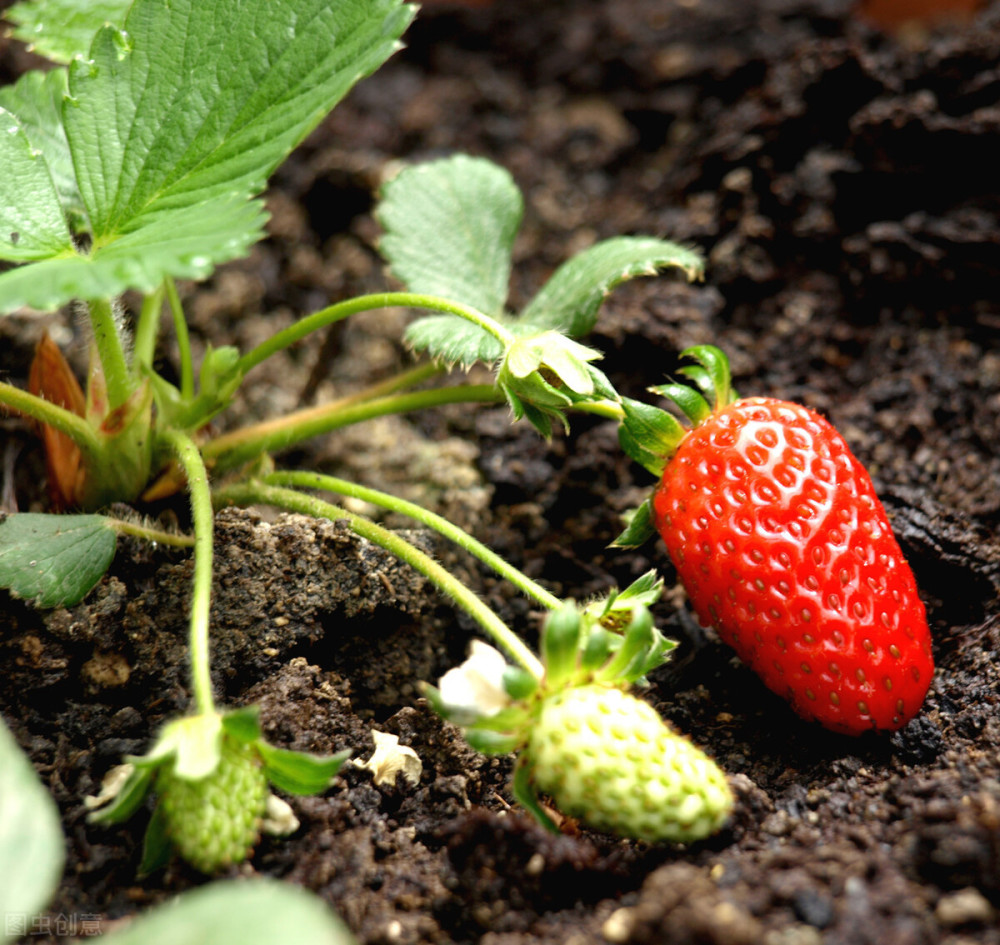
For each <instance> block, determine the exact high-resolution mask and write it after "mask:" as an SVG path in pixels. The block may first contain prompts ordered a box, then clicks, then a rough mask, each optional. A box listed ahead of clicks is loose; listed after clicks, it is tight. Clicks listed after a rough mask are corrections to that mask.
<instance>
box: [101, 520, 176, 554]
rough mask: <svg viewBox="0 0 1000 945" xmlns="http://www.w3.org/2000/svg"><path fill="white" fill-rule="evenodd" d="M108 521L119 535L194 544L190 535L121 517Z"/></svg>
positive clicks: (161, 543)
mask: <svg viewBox="0 0 1000 945" xmlns="http://www.w3.org/2000/svg"><path fill="white" fill-rule="evenodd" d="M108 523H109V524H110V525H111V527H112V528H113V529H114V530H115V531H116V532H118V534H119V535H131V536H132V537H133V538H142V539H143V540H144V541H150V542H153V544H156V545H170V546H171V547H173V548H190V547H192V546H193V545H194V544H195V539H194V538H192V537H191V536H190V535H177V534H174V532H167V531H164V530H163V529H162V528H150V527H149V526H148V525H140V524H139V523H137V522H126V521H125V520H124V519H121V518H109V519H108Z"/></svg>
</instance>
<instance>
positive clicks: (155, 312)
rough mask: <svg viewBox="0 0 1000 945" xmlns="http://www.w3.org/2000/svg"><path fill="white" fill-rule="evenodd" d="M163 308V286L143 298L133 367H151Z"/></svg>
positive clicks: (133, 346) (134, 346) (137, 324)
mask: <svg viewBox="0 0 1000 945" xmlns="http://www.w3.org/2000/svg"><path fill="white" fill-rule="evenodd" d="M162 309H163V286H162V285H161V286H159V287H158V288H157V289H156V291H155V292H150V293H149V295H147V296H146V297H145V298H144V299H143V300H142V309H141V310H140V312H139V320H138V322H137V323H136V327H135V341H134V342H133V344H132V367H133V369H138V368H139V367H140V366H142V367H147V368H151V367H152V366H153V355H154V353H155V351H156V337H157V335H158V334H159V330H160V312H161V310H162Z"/></svg>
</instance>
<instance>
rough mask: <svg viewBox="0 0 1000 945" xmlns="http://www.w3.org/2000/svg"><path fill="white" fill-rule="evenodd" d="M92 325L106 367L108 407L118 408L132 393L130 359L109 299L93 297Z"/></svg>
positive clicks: (102, 361) (102, 365)
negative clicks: (127, 357) (128, 359)
mask: <svg viewBox="0 0 1000 945" xmlns="http://www.w3.org/2000/svg"><path fill="white" fill-rule="evenodd" d="M88 308H89V309H90V324H91V328H92V329H93V332H94V343H95V344H96V345H97V354H98V356H99V357H100V359H101V367H102V369H103V370H104V382H105V384H106V385H107V391H108V409H109V410H116V409H117V408H118V407H120V406H121V405H122V404H123V403H125V401H126V400H128V398H129V395H130V394H131V393H132V381H131V378H130V376H129V368H128V361H127V359H126V357H125V349H124V347H123V346H122V339H121V334H120V331H119V327H118V319H117V318H116V317H115V313H114V309H113V308H112V303H111V302H110V301H109V300H108V299H92V300H91V301H90V302H89V303H88Z"/></svg>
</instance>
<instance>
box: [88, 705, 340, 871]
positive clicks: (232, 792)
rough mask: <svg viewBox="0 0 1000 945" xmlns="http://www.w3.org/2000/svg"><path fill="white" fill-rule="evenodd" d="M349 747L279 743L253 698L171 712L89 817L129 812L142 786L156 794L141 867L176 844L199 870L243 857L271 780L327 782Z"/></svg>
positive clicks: (111, 819)
mask: <svg viewBox="0 0 1000 945" xmlns="http://www.w3.org/2000/svg"><path fill="white" fill-rule="evenodd" d="M349 754H350V752H346V751H345V752H340V753H338V754H335V755H329V756H325V757H321V756H317V755H310V754H306V753H304V752H297V751H290V750H288V749H284V748H276V747H275V746H273V745H270V744H268V743H267V742H266V741H265V740H264V737H263V735H262V733H261V729H260V722H259V710H258V708H257V707H256V706H248V707H246V708H242V709H235V710H233V711H231V712H227V713H224V714H222V713H218V712H210V713H204V714H201V715H190V716H185V717H184V718H180V719H175V720H174V721H172V722H169V723H168V724H167V725H165V726H164V728H163V730H162V731H161V733H160V736H159V738H158V739H157V741H156V743H155V744H154V746H153V748H152V749H151V750H150V751H149V752H148V753H147V754H145V755H143V756H141V757H133V758H129V759H127V762H128V763H127V765H126V766H124V767H125V769H126V773H125V775H124V777H123V778H122V779H121V782H120V783H119V784H118V785H117V786H116V787H115V789H114V790H113V791H111V792H109V794H108V795H107V796H104V795H102V797H100V798H98V799H97V802H96V803H95V804H94V805H93V806H100V805H101V804H103V803H105V802H107V801H110V803H109V804H108V806H106V807H103V808H102V809H100V810H97V811H95V812H94V813H93V814H91V815H90V820H91V821H94V822H97V823H106V824H114V823H121V822H122V821H124V820H127V819H128V818H129V817H131V816H132V814H134V813H135V812H136V811H137V810H138V809H139V807H140V806H141V805H142V803H143V801H144V799H145V797H146V795H147V793H148V792H149V791H150V790H154V791H155V792H156V793H157V795H158V796H159V803H158V804H157V806H156V808H155V810H154V812H153V815H152V818H151V819H150V822H149V827H148V829H147V831H146V839H145V848H144V852H143V859H142V864H141V866H140V872H141V873H149V872H151V871H152V870H154V869H157V868H159V867H160V866H162V865H164V864H165V863H166V861H167V859H168V858H169V856H170V853H171V851H175V852H177V853H178V854H180V856H181V857H182V858H183V859H184V860H186V861H187V862H188V863H190V864H191V865H192V866H194V867H195V868H196V869H198V870H200V871H201V872H203V873H209V874H211V873H217V872H219V871H220V870H223V869H225V868H227V867H229V866H233V865H235V864H237V863H240V862H242V861H243V860H245V859H246V858H247V857H249V856H250V854H251V853H252V852H253V848H254V847H255V846H256V844H257V841H258V840H259V838H260V833H261V829H262V826H263V823H264V818H265V813H266V809H267V806H268V784H269V783H270V784H272V785H274V786H275V787H277V788H279V789H281V790H283V791H286V792H287V793H290V794H299V795H305V794H319V793H321V792H323V791H325V790H326V789H327V788H329V786H330V784H331V783H332V781H333V778H334V777H335V776H336V774H337V772H338V771H339V770H340V767H341V765H342V764H343V763H344V761H345V760H346V758H347V756H348V755H349Z"/></svg>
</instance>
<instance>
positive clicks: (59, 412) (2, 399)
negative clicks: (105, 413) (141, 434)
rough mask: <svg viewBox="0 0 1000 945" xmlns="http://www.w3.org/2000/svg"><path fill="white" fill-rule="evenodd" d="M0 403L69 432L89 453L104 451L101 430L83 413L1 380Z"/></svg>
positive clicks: (93, 454)
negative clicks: (76, 412) (88, 420)
mask: <svg viewBox="0 0 1000 945" xmlns="http://www.w3.org/2000/svg"><path fill="white" fill-rule="evenodd" d="M0 404H3V405H4V406H6V407H9V408H10V409H11V410H16V411H17V412H18V413H20V414H23V415H24V416H26V417H31V419H32V420H37V421H38V422H39V423H44V424H47V425H48V426H50V427H52V428H53V429H54V430H58V431H59V432H60V433H65V434H66V436H68V437H69V438H70V439H71V440H72V441H73V442H74V443H75V444H76V445H77V446H78V447H80V451H81V452H82V453H83V454H84V455H85V456H96V455H97V454H98V453H100V451H101V448H102V444H101V439H100V437H99V436H98V434H97V431H96V430H94V428H93V427H92V426H91V425H90V424H89V423H87V421H86V420H84V419H83V417H79V416H77V415H76V414H75V413H73V412H72V411H69V410H66V409H65V408H64V407H59V406H57V405H56V404H53V403H49V401H47V400H45V399H44V398H43V397H38V396H36V395H35V394H30V393H28V391H26V390H21V388H20V387H14V385H13V384H7V383H6V382H4V381H0Z"/></svg>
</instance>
